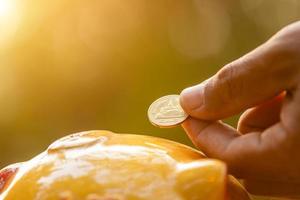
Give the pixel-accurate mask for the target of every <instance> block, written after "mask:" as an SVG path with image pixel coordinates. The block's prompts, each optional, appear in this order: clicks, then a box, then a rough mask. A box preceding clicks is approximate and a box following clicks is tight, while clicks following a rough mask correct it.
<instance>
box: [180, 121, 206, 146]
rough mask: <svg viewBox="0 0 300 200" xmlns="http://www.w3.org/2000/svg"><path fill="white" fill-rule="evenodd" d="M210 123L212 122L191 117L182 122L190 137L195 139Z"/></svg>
mask: <svg viewBox="0 0 300 200" xmlns="http://www.w3.org/2000/svg"><path fill="white" fill-rule="evenodd" d="M209 124H210V122H207V121H203V120H199V119H195V118H192V117H189V118H187V119H186V120H185V121H184V122H183V123H182V128H183V129H184V130H185V132H186V133H187V134H188V136H189V137H190V139H191V140H193V141H194V140H196V138H197V137H198V135H199V134H200V132H201V131H202V130H203V129H204V128H205V127H207V126H208V125H209Z"/></svg>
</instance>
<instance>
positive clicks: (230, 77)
mask: <svg viewBox="0 0 300 200" xmlns="http://www.w3.org/2000/svg"><path fill="white" fill-rule="evenodd" d="M215 85H216V87H217V88H218V89H217V91H218V93H217V95H218V98H219V100H220V101H221V103H229V102H230V103H234V102H232V101H235V100H236V98H234V97H235V96H236V94H238V93H240V92H241V86H242V84H241V82H240V80H239V79H238V78H237V71H236V66H235V65H234V64H228V65H227V66H225V67H224V68H223V69H221V70H220V71H219V72H218V73H217V76H216V80H215Z"/></svg>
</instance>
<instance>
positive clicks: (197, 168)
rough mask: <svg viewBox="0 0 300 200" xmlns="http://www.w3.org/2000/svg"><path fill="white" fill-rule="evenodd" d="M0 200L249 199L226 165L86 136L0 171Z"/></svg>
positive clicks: (152, 144) (177, 150) (181, 150)
mask: <svg viewBox="0 0 300 200" xmlns="http://www.w3.org/2000/svg"><path fill="white" fill-rule="evenodd" d="M0 183H2V184H0V186H1V187H0V199H2V200H16V199H26V200H34V199H39V200H79V199H81V200H153V199H160V200H170V199H172V200H207V199H209V200H249V197H248V194H247V192H246V191H245V190H244V188H243V187H242V186H241V185H240V184H239V182H237V181H236V179H234V178H233V177H231V176H228V175H227V167H226V165H225V163H223V162H221V161H218V160H214V159H207V158H206V157H205V156H204V155H203V154H202V153H201V152H200V151H197V150H195V149H192V148H190V147H188V146H185V145H182V144H179V143H176V142H172V141H169V140H165V139H161V138H155V137H149V136H142V135H130V134H115V133H112V132H109V131H87V132H82V133H78V134H73V135H70V136H67V137H64V138H62V139H60V140H57V141H56V142H54V143H53V144H52V145H50V147H49V148H48V149H47V150H46V151H45V152H43V153H41V154H40V155H38V156H36V157H34V158H33V159H31V160H30V161H27V162H24V163H21V164H19V165H11V166H8V167H7V168H5V169H3V170H0Z"/></svg>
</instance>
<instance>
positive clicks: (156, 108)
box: [148, 95, 188, 128]
mask: <svg viewBox="0 0 300 200" xmlns="http://www.w3.org/2000/svg"><path fill="white" fill-rule="evenodd" d="M179 97H180V96H179V95H167V96H164V97H161V98H159V99H157V100H156V101H154V102H153V103H152V104H151V105H150V107H149V109H148V118H149V120H150V122H151V123H152V124H153V125H155V126H159V127H161V128H169V127H174V126H176V125H178V124H181V123H182V122H183V121H184V120H186V118H187V117H188V115H187V114H186V113H185V112H184V110H183V109H182V107H181V106H180V102H179Z"/></svg>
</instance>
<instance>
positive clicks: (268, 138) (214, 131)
mask: <svg viewBox="0 0 300 200" xmlns="http://www.w3.org/2000/svg"><path fill="white" fill-rule="evenodd" d="M183 128H184V129H185V131H186V132H187V134H188V135H189V137H190V138H191V140H192V141H193V143H194V144H195V145H196V146H197V147H198V148H199V149H200V150H202V151H203V152H204V153H205V154H206V155H208V156H209V157H212V158H217V159H221V160H223V161H225V162H226V163H227V164H228V168H229V172H231V173H232V174H234V175H236V176H237V177H239V178H249V177H253V176H258V177H259V176H262V177H268V178H270V179H272V178H273V177H275V176H277V175H278V173H280V172H281V171H282V169H281V167H280V166H281V165H280V164H281V163H282V162H283V163H287V162H288V160H285V159H286V155H285V154H284V155H283V154H282V153H281V152H280V151H282V149H283V148H281V147H282V146H285V144H284V143H285V142H286V141H289V140H286V137H288V134H286V131H285V129H284V128H283V127H282V125H281V124H280V123H278V124H276V125H274V126H272V127H270V128H269V129H267V130H266V131H264V132H263V133H260V132H253V133H248V134H246V135H240V134H239V133H238V132H237V131H236V130H235V129H233V128H231V127H229V126H227V125H226V124H223V123H221V122H212V123H207V122H203V121H200V120H197V119H193V118H189V119H188V120H187V121H186V122H184V123H183ZM286 146H288V145H286ZM270 155H272V156H270ZM281 173H282V174H286V172H281ZM286 177H289V176H286ZM289 178H290V177H289Z"/></svg>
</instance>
